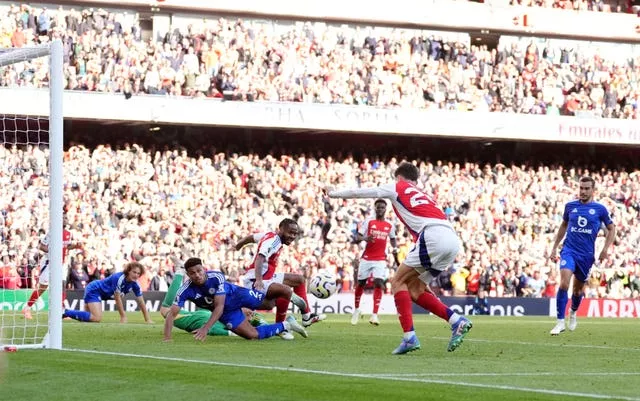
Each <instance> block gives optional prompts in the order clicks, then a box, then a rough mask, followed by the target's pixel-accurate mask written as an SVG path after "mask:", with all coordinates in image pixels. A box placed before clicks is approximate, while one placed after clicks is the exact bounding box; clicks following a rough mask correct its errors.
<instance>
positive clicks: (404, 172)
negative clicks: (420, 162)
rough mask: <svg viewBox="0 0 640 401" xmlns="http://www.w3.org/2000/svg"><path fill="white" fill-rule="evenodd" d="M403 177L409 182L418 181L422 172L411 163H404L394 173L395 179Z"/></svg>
mask: <svg viewBox="0 0 640 401" xmlns="http://www.w3.org/2000/svg"><path fill="white" fill-rule="evenodd" d="M399 175H401V176H402V177H404V178H405V179H407V180H409V181H418V177H419V176H420V171H418V167H416V166H414V165H413V164H412V163H409V162H402V163H400V165H399V166H398V168H396V171H395V172H394V173H393V176H394V177H397V176H399Z"/></svg>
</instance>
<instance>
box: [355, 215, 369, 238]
mask: <svg viewBox="0 0 640 401" xmlns="http://www.w3.org/2000/svg"><path fill="white" fill-rule="evenodd" d="M369 221H370V219H365V221H363V222H362V224H360V228H358V234H360V235H362V236H363V237H366V236H367V231H368V230H369Z"/></svg>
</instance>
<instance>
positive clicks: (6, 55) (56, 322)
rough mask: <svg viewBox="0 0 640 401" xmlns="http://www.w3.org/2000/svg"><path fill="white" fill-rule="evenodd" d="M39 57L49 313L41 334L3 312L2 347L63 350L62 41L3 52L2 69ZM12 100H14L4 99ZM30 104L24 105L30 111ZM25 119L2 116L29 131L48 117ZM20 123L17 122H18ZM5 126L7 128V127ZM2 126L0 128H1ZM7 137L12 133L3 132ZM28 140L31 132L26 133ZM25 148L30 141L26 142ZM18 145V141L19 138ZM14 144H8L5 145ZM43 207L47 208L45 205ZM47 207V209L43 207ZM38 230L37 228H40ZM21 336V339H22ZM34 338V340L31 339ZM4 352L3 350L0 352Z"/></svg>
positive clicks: (0, 112)
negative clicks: (44, 72)
mask: <svg viewBox="0 0 640 401" xmlns="http://www.w3.org/2000/svg"><path fill="white" fill-rule="evenodd" d="M39 57H49V101H50V103H49V116H48V120H49V121H48V126H49V161H48V173H49V174H48V180H49V188H48V190H49V205H48V209H49V227H37V228H43V229H45V230H47V231H48V234H49V238H50V240H49V254H48V258H49V272H50V280H49V288H48V294H49V303H48V304H49V314H48V319H47V330H46V333H45V334H44V335H43V336H41V335H38V334H37V333H38V328H37V326H36V328H35V330H31V329H32V327H29V326H28V325H27V323H26V321H25V320H24V319H22V317H21V316H20V317H18V316H17V315H18V314H19V312H17V313H15V312H16V311H15V310H14V315H12V316H9V317H8V318H6V319H5V315H4V311H2V310H0V315H2V316H0V317H2V327H0V345H4V346H8V345H10V346H16V347H17V348H52V349H61V348H62V291H63V288H62V282H63V265H62V263H63V261H62V250H63V241H62V230H63V227H62V226H63V216H62V214H63V168H62V160H63V155H62V153H63V115H62V92H63V87H64V85H63V73H62V68H63V48H62V42H61V41H60V40H54V41H52V42H50V43H48V44H43V45H39V46H35V47H24V48H19V49H4V50H0V68H2V67H7V66H11V65H12V64H18V63H22V62H29V61H31V60H33V59H36V58H39ZM5 100H6V101H11V99H5ZM2 103H3V102H0V115H2V114H3V112H4V111H3V110H2ZM28 106H29V105H25V110H28ZM25 116H27V117H26V118H24V116H16V115H14V116H3V118H9V119H11V118H13V119H14V120H15V121H16V122H17V121H18V120H20V121H22V119H23V118H24V120H25V123H26V124H27V128H26V130H27V131H28V130H29V128H28V127H29V125H28V124H29V121H30V120H36V122H37V121H38V120H41V119H44V120H46V119H47V118H46V116H29V113H28V111H27V112H26V113H25ZM16 124H17V123H16ZM4 126H5V127H6V125H4ZM1 127H2V126H0V129H1ZM15 129H16V130H17V131H16V132H15V133H14V135H16V138H17V135H18V134H19V132H20V129H19V128H18V126H17V125H16V127H15ZM2 133H3V134H4V135H5V137H6V136H7V135H10V134H11V133H12V132H10V131H9V132H7V131H2ZM27 138H28V132H27ZM25 143H26V145H28V144H29V140H28V139H27V141H25ZM15 144H16V145H18V143H17V139H16V143H15ZM10 145H11V144H9V143H5V144H4V146H5V147H6V146H10ZM43 206H44V205H43ZM44 207H47V206H44ZM32 228H34V227H23V229H32ZM37 228H36V229H37ZM30 330H31V331H35V332H36V335H35V336H31V334H27V333H30ZM20 333H22V338H21V336H20ZM31 337H33V338H31ZM1 351H2V349H0V352H1Z"/></svg>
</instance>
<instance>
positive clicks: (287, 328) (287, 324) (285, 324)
mask: <svg viewBox="0 0 640 401" xmlns="http://www.w3.org/2000/svg"><path fill="white" fill-rule="evenodd" d="M282 324H283V325H284V329H285V330H286V331H289V330H291V323H289V322H287V321H286V320H285V321H284V322H282Z"/></svg>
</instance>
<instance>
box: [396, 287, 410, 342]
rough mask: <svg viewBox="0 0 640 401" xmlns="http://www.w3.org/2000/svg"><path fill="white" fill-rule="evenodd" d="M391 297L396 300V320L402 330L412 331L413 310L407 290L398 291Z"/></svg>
mask: <svg viewBox="0 0 640 401" xmlns="http://www.w3.org/2000/svg"><path fill="white" fill-rule="evenodd" d="M393 298H394V299H395V301H396V310H397V311H398V320H400V326H402V331H403V332H405V333H406V332H408V331H413V311H412V310H411V307H412V305H411V304H412V302H411V295H409V291H399V292H397V293H396V294H395V295H394V296H393Z"/></svg>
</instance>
